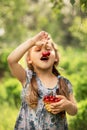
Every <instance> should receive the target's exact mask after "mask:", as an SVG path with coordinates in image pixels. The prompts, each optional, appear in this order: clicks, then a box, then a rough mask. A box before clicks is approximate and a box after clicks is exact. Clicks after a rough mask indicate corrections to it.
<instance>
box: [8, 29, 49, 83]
mask: <svg viewBox="0 0 87 130" xmlns="http://www.w3.org/2000/svg"><path fill="white" fill-rule="evenodd" d="M47 37H48V34H47V33H46V32H44V31H41V32H40V33H38V34H37V35H36V36H34V37H33V38H31V39H29V40H27V41H25V42H24V43H22V44H21V45H19V46H18V47H17V48H16V49H15V50H13V51H12V53H11V54H10V55H9V56H8V58H7V61H8V64H9V68H10V70H11V73H12V74H13V76H15V77H16V78H17V79H18V80H19V81H20V82H21V83H22V84H23V83H25V79H26V73H25V69H24V68H23V67H22V66H21V65H20V64H19V63H18V62H19V61H20V59H21V58H22V57H23V55H24V54H25V53H26V52H27V51H28V50H29V48H31V47H32V46H34V45H35V43H36V42H37V41H40V40H42V39H44V38H47Z"/></svg>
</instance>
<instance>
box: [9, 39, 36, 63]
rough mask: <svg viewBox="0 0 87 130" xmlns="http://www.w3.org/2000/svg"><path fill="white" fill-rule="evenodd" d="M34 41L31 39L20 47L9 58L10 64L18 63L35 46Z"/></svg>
mask: <svg viewBox="0 0 87 130" xmlns="http://www.w3.org/2000/svg"><path fill="white" fill-rule="evenodd" d="M34 43H35V42H34V40H33V39H29V40H27V41H25V42H24V43H22V44H21V45H19V46H18V47H17V48H16V49H15V50H14V51H13V52H12V53H11V54H10V55H9V56H8V62H10V63H14V62H18V61H19V60H20V59H21V58H22V56H23V55H24V54H25V53H26V52H27V51H28V49H29V48H31V47H32V46H33V45H34Z"/></svg>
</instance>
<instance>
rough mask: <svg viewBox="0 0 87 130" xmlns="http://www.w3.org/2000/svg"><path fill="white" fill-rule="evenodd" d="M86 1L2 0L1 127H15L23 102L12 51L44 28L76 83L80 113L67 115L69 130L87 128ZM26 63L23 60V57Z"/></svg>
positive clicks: (62, 65)
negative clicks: (10, 62) (12, 68)
mask: <svg viewBox="0 0 87 130" xmlns="http://www.w3.org/2000/svg"><path fill="white" fill-rule="evenodd" d="M86 6H87V4H86V1H83V0H80V1H75V0H70V1H67V2H65V1H64V0H63V1H61V0H59V1H57V0H54V1H53V0H46V1H44V0H42V1H40V0H33V1H31V0H27V1H26V0H6V1H4V0H1V1H0V130H12V129H13V127H14V124H15V121H16V118H17V115H18V112H19V109H20V105H21V96H20V95H21V91H22V87H21V84H20V83H19V82H18V81H17V80H16V79H15V78H14V77H13V76H12V75H11V73H10V71H9V67H8V64H7V56H8V55H9V53H10V52H11V51H12V50H13V49H14V48H16V47H17V45H19V44H21V42H23V41H25V40H26V39H28V38H30V37H32V36H33V35H34V34H36V33H38V32H39V31H41V30H45V31H47V32H49V33H50V34H51V36H52V38H53V40H54V41H55V42H56V44H57V45H58V50H59V53H60V64H59V66H58V69H59V71H60V72H61V74H62V75H64V76H65V77H67V78H68V79H69V80H70V81H71V83H72V85H73V93H74V95H75V98H76V100H77V104H78V114H77V115H76V116H74V117H73V116H72V117H71V116H68V122H69V130H82V129H84V130H87V123H86V122H87V118H86V117H87V96H86V95H87V60H86V59H87V38H86V37H87V18H86V13H87V12H86V9H87V8H86ZM21 63H22V64H23V66H25V61H24V59H22V60H21Z"/></svg>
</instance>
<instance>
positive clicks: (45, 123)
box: [8, 31, 77, 130]
mask: <svg viewBox="0 0 87 130" xmlns="http://www.w3.org/2000/svg"><path fill="white" fill-rule="evenodd" d="M26 52H27V56H26V61H27V66H28V68H27V69H24V68H23V67H22V66H21V65H20V64H19V63H18V62H19V61H20V59H21V58H22V57H23V55H24V54H25V53H26ZM58 63H59V55H58V53H57V48H56V47H55V44H54V43H53V41H52V39H51V37H50V36H49V35H48V33H47V32H44V31H41V32H40V33H38V34H37V35H36V36H34V37H33V38H31V39H29V40H27V41H26V42H24V43H22V44H21V45H19V46H18V47H17V48H16V49H15V50H14V51H13V52H12V53H11V54H10V55H9V56H8V64H9V67H10V70H11V73H12V74H13V75H14V76H15V77H16V78H17V79H18V80H19V81H20V82H21V84H22V86H23V90H22V106H21V109H20V112H19V115H18V118H17V121H16V124H15V128H14V130H68V126H67V120H66V113H68V114H69V115H75V114H76V113H77V105H76V101H75V99H74V96H73V90H72V85H71V83H70V82H69V80H67V79H66V78H64V77H63V76H60V73H59V72H58V70H57V69H56V66H57V65H58ZM46 95H47V96H48V95H49V96H50V95H51V96H56V98H59V99H60V100H59V101H58V102H52V103H50V111H49V110H48V107H47V105H45V103H44V97H45V96H46Z"/></svg>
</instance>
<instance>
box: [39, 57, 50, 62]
mask: <svg viewBox="0 0 87 130" xmlns="http://www.w3.org/2000/svg"><path fill="white" fill-rule="evenodd" d="M40 60H42V61H47V60H49V57H47V56H46V57H44V56H42V57H41V58H40Z"/></svg>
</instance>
